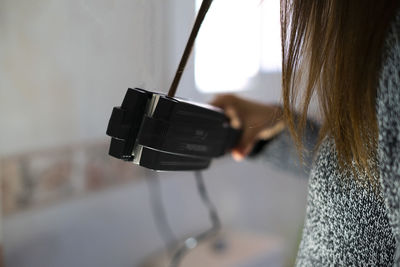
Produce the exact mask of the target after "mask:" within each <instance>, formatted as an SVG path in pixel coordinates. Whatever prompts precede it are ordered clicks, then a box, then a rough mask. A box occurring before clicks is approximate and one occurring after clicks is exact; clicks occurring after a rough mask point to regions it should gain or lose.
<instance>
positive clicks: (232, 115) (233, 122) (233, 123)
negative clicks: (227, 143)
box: [225, 106, 242, 129]
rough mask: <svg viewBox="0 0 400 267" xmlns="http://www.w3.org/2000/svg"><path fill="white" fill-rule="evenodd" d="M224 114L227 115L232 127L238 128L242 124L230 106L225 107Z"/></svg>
mask: <svg viewBox="0 0 400 267" xmlns="http://www.w3.org/2000/svg"><path fill="white" fill-rule="evenodd" d="M225 114H226V115H227V116H228V117H229V120H230V124H231V126H232V128H235V129H239V128H240V127H241V126H242V122H241V121H240V118H239V116H238V115H237V113H236V111H235V109H234V108H233V107H232V106H227V107H226V108H225Z"/></svg>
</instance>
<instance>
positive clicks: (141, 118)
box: [107, 88, 241, 171]
mask: <svg viewBox="0 0 400 267" xmlns="http://www.w3.org/2000/svg"><path fill="white" fill-rule="evenodd" d="M107 135H109V136H111V143H110V150H109V154H110V155H111V156H113V157H116V158H118V159H122V160H125V161H133V163H135V164H137V165H140V166H143V167H146V168H149V169H153V170H162V171H180V170H201V169H205V168H207V167H208V166H209V165H210V162H211V160H212V159H213V158H216V157H219V156H222V155H224V154H225V153H226V152H227V151H229V150H230V149H231V148H233V147H234V146H235V145H236V144H237V142H238V141H239V138H240V135H241V130H239V129H234V128H232V127H231V126H230V122H229V118H228V117H227V116H226V115H225V114H224V112H223V111H222V110H221V109H219V108H216V107H213V106H210V105H205V104H199V103H195V102H191V101H187V100H183V99H179V98H176V97H169V96H167V95H164V94H161V93H155V92H150V91H146V90H143V89H139V88H135V89H128V90H127V92H126V94H125V97H124V100H123V101H122V105H121V106H119V107H114V109H113V111H112V114H111V118H110V121H109V124H108V129H107Z"/></svg>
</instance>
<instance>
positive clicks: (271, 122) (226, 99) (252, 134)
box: [210, 94, 285, 160]
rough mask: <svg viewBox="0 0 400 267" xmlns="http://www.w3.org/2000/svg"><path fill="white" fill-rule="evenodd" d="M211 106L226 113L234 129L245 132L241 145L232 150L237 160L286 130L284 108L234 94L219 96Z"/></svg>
mask: <svg viewBox="0 0 400 267" xmlns="http://www.w3.org/2000/svg"><path fill="white" fill-rule="evenodd" d="M210 104H211V105H214V106H217V107H219V108H222V109H223V110H224V111H225V113H226V115H227V116H228V117H229V118H230V119H231V125H232V127H234V128H241V129H242V130H243V134H242V137H241V140H240V141H239V144H238V145H237V146H236V147H235V148H233V149H232V156H233V158H234V159H236V160H241V159H243V158H244V157H246V156H247V155H248V154H249V153H250V152H251V150H252V148H253V147H254V145H255V143H256V142H257V141H258V140H260V139H270V138H272V137H274V136H275V135H277V134H279V133H280V132H281V131H282V130H283V129H284V128H285V124H284V122H283V116H282V115H283V112H282V108H281V107H280V106H278V105H265V104H261V103H258V102H255V101H250V100H246V99H243V98H240V97H237V96H235V95H232V94H225V95H219V96H217V97H216V98H215V99H214V100H213V101H212V102H211V103H210Z"/></svg>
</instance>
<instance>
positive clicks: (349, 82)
mask: <svg viewBox="0 0 400 267" xmlns="http://www.w3.org/2000/svg"><path fill="white" fill-rule="evenodd" d="M398 2H400V1H398V0H390V1H386V0H382V1H376V0H343V1H342V0H281V28H282V29H281V30H282V51H283V63H282V87H283V102H284V115H285V119H286V121H287V124H288V126H289V129H290V131H291V133H292V135H293V137H294V139H295V141H296V144H297V146H298V148H299V151H301V149H302V148H303V146H302V142H301V140H302V139H303V134H302V133H303V131H304V129H305V123H306V116H307V111H308V108H309V104H310V100H311V99H312V97H313V96H314V95H315V96H316V97H317V99H318V103H319V110H320V112H321V114H322V119H323V121H322V125H321V129H320V142H322V140H323V139H324V138H325V137H327V136H328V137H330V138H332V140H334V142H335V147H336V151H337V153H338V161H339V166H341V167H343V166H351V168H353V167H354V166H355V167H356V169H357V172H358V171H362V172H363V173H365V174H367V176H368V177H369V178H372V180H373V181H374V180H376V177H377V176H376V174H377V173H376V171H377V166H376V164H375V166H374V164H372V165H371V161H372V162H376V151H377V136H378V126H377V119H376V112H375V99H376V94H377V85H378V75H379V71H380V68H381V63H382V47H383V43H384V40H385V36H386V32H387V30H388V28H389V25H390V22H391V20H392V18H393V16H394V14H395V13H394V12H395V10H396V9H397V6H398ZM301 87H302V88H301ZM298 107H300V115H299V116H296V115H295V110H296V108H298ZM374 177H375V178H374Z"/></svg>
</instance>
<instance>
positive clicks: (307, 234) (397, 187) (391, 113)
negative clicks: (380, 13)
mask: <svg viewBox="0 0 400 267" xmlns="http://www.w3.org/2000/svg"><path fill="white" fill-rule="evenodd" d="M376 107H377V119H378V125H379V166H380V177H379V179H380V184H381V189H382V190H381V195H380V196H377V194H376V193H374V192H373V191H372V190H371V188H370V187H368V186H365V185H361V184H360V183H359V182H357V181H356V179H354V177H353V175H352V173H351V172H347V173H340V172H339V171H338V162H337V154H336V151H335V145H334V143H333V142H332V141H331V140H329V139H326V140H325V142H324V143H323V144H322V145H321V147H320V149H319V151H318V152H317V154H316V155H315V156H314V157H312V158H311V157H310V158H309V160H310V161H311V160H312V164H310V165H311V166H312V168H311V171H310V172H309V173H308V175H309V188H308V200H307V210H306V218H305V223H304V229H303V234H302V240H301V243H300V247H299V251H298V255H297V260H296V266H400V259H399V258H400V257H399V256H400V14H399V13H398V15H397V17H396V19H395V21H394V23H393V24H392V26H391V29H390V32H389V34H388V36H387V39H386V42H385V46H384V63H383V68H382V71H381V74H380V82H379V88H378V96H377V101H376ZM309 126H310V127H308V128H307V134H306V136H307V140H306V144H307V146H309V147H312V146H313V145H314V143H315V141H316V137H317V130H318V127H317V126H315V125H314V126H313V127H312V123H310V124H309ZM263 155H264V156H265V157H267V158H268V160H269V161H272V162H275V163H276V164H277V165H280V166H282V167H285V168H286V169H287V168H289V169H292V170H295V171H296V172H297V173H299V172H298V171H299V170H300V169H301V164H298V161H297V160H295V159H294V157H296V156H295V155H296V153H295V151H294V147H293V144H292V142H291V140H290V138H289V137H288V135H287V134H286V133H284V134H282V135H281V136H279V137H277V138H276V140H275V141H274V142H271V144H270V145H269V146H268V147H267V148H266V153H263ZM288 155H291V156H288ZM306 172H307V171H306ZM303 173H304V171H303ZM361 180H362V179H361Z"/></svg>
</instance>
